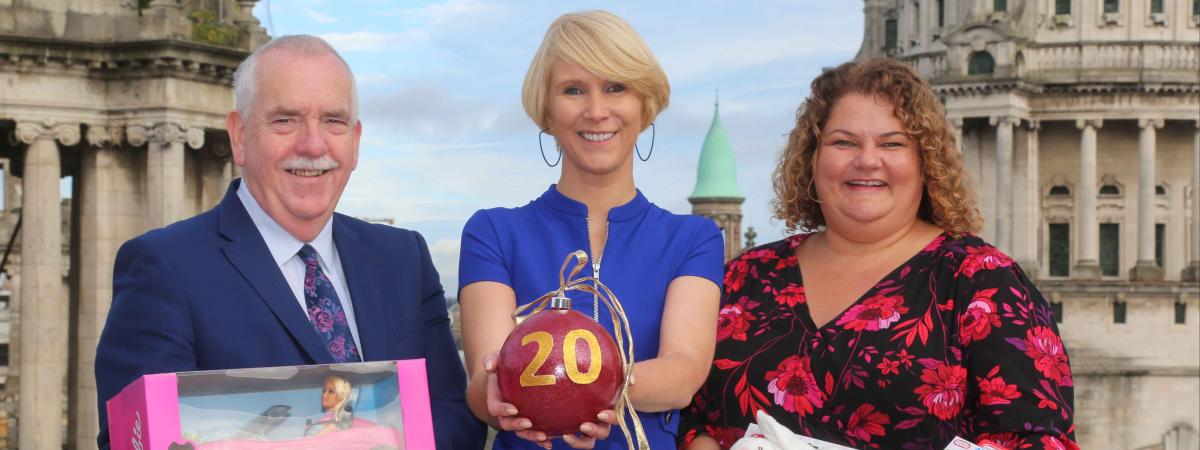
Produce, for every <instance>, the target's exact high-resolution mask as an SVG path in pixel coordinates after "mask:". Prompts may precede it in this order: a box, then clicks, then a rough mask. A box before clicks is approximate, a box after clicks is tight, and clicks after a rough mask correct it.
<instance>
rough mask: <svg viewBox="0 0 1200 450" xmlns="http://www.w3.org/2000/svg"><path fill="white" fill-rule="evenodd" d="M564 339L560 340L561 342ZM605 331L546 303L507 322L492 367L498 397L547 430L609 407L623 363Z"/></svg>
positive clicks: (570, 427) (571, 425) (570, 428)
mask: <svg viewBox="0 0 1200 450" xmlns="http://www.w3.org/2000/svg"><path fill="white" fill-rule="evenodd" d="M564 344H565V345H564ZM619 352H620V350H619V349H618V348H617V344H616V343H615V342H614V341H613V338H612V336H611V335H609V334H608V331H607V330H605V329H604V327H601V326H600V324H598V323H596V322H595V321H593V320H592V319H591V318H589V317H588V316H585V315H583V314H580V313H579V312H577V311H572V310H569V309H546V310H544V311H542V312H539V313H537V314H534V315H532V316H529V317H528V318H526V319H525V320H524V321H523V322H521V324H520V325H517V326H516V328H513V330H512V332H511V333H509V335H508V338H507V339H505V340H504V346H503V347H501V348H500V361H499V365H498V367H497V368H496V375H497V381H498V382H499V385H500V397H501V398H502V399H503V400H504V401H505V402H508V403H512V404H513V405H514V406H516V407H517V415H518V416H520V417H525V418H528V419H529V420H530V421H531V422H533V429H534V430H538V431H541V432H544V433H546V434H547V435H549V436H561V435H564V434H572V433H576V432H578V431H579V426H580V425H582V424H583V423H584V422H593V423H596V422H597V420H598V419H597V418H596V414H597V413H599V412H600V411H603V410H606V409H614V406H615V405H616V402H617V396H618V395H619V394H620V393H621V383H622V382H624V380H625V368H624V367H622V366H621V355H620V353H619Z"/></svg>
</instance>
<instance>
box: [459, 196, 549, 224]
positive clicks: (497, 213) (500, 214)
mask: <svg viewBox="0 0 1200 450" xmlns="http://www.w3.org/2000/svg"><path fill="white" fill-rule="evenodd" d="M533 209H534V207H533V202H529V203H527V204H525V205H522V206H516V207H508V206H496V207H492V208H483V209H478V210H476V211H475V213H474V214H471V217H470V218H469V219H467V228H470V227H472V226H481V225H483V224H490V225H492V226H495V225H505V224H510V223H514V222H518V223H519V222H522V221H528V220H534V219H535V213H534V211H533Z"/></svg>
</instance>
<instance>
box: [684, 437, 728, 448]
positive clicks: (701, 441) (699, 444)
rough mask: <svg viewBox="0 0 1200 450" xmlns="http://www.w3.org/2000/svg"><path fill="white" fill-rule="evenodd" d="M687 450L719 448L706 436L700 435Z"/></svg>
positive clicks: (715, 442)
mask: <svg viewBox="0 0 1200 450" xmlns="http://www.w3.org/2000/svg"><path fill="white" fill-rule="evenodd" d="M688 450H721V446H720V445H719V444H717V441H715V440H713V438H710V437H708V435H707V434H701V435H699V436H696V439H693V440H692V445H690V446H688Z"/></svg>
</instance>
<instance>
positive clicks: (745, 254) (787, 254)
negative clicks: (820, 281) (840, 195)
mask: <svg viewBox="0 0 1200 450" xmlns="http://www.w3.org/2000/svg"><path fill="white" fill-rule="evenodd" d="M809 236H812V233H799V234H794V235H791V236H787V237H785V238H783V239H780V240H778V241H774V242H768V243H766V244H762V245H757V246H754V247H750V248H747V249H745V250H742V253H740V254H738V255H737V256H735V257H733V259H731V260H730V261H729V262H730V263H733V262H734V261H740V262H741V263H743V264H744V263H747V262H751V261H757V262H767V261H771V260H777V259H788V258H791V259H793V260H794V259H795V257H796V247H797V246H799V245H800V242H803V241H804V240H805V239H807V238H808V237H809Z"/></svg>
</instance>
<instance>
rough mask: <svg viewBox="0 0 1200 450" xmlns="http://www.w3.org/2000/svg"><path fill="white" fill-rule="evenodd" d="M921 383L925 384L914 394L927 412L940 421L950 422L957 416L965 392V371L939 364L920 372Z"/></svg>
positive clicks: (959, 367)
mask: <svg viewBox="0 0 1200 450" xmlns="http://www.w3.org/2000/svg"><path fill="white" fill-rule="evenodd" d="M921 381H923V382H925V384H923V385H921V386H919V387H917V389H916V390H915V391H914V392H915V393H916V394H917V395H919V396H920V398H921V403H924V404H925V408H926V409H928V410H929V412H931V413H933V415H934V416H937V418H939V419H942V420H950V419H953V418H954V416H957V415H958V411H959V409H961V408H962V405H963V397H964V394H963V393H964V391H965V390H966V383H967V369H964V368H963V367H962V366H950V365H946V364H945V363H942V362H939V363H938V364H937V366H935V367H933V368H927V369H924V370H922V371H921Z"/></svg>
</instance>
